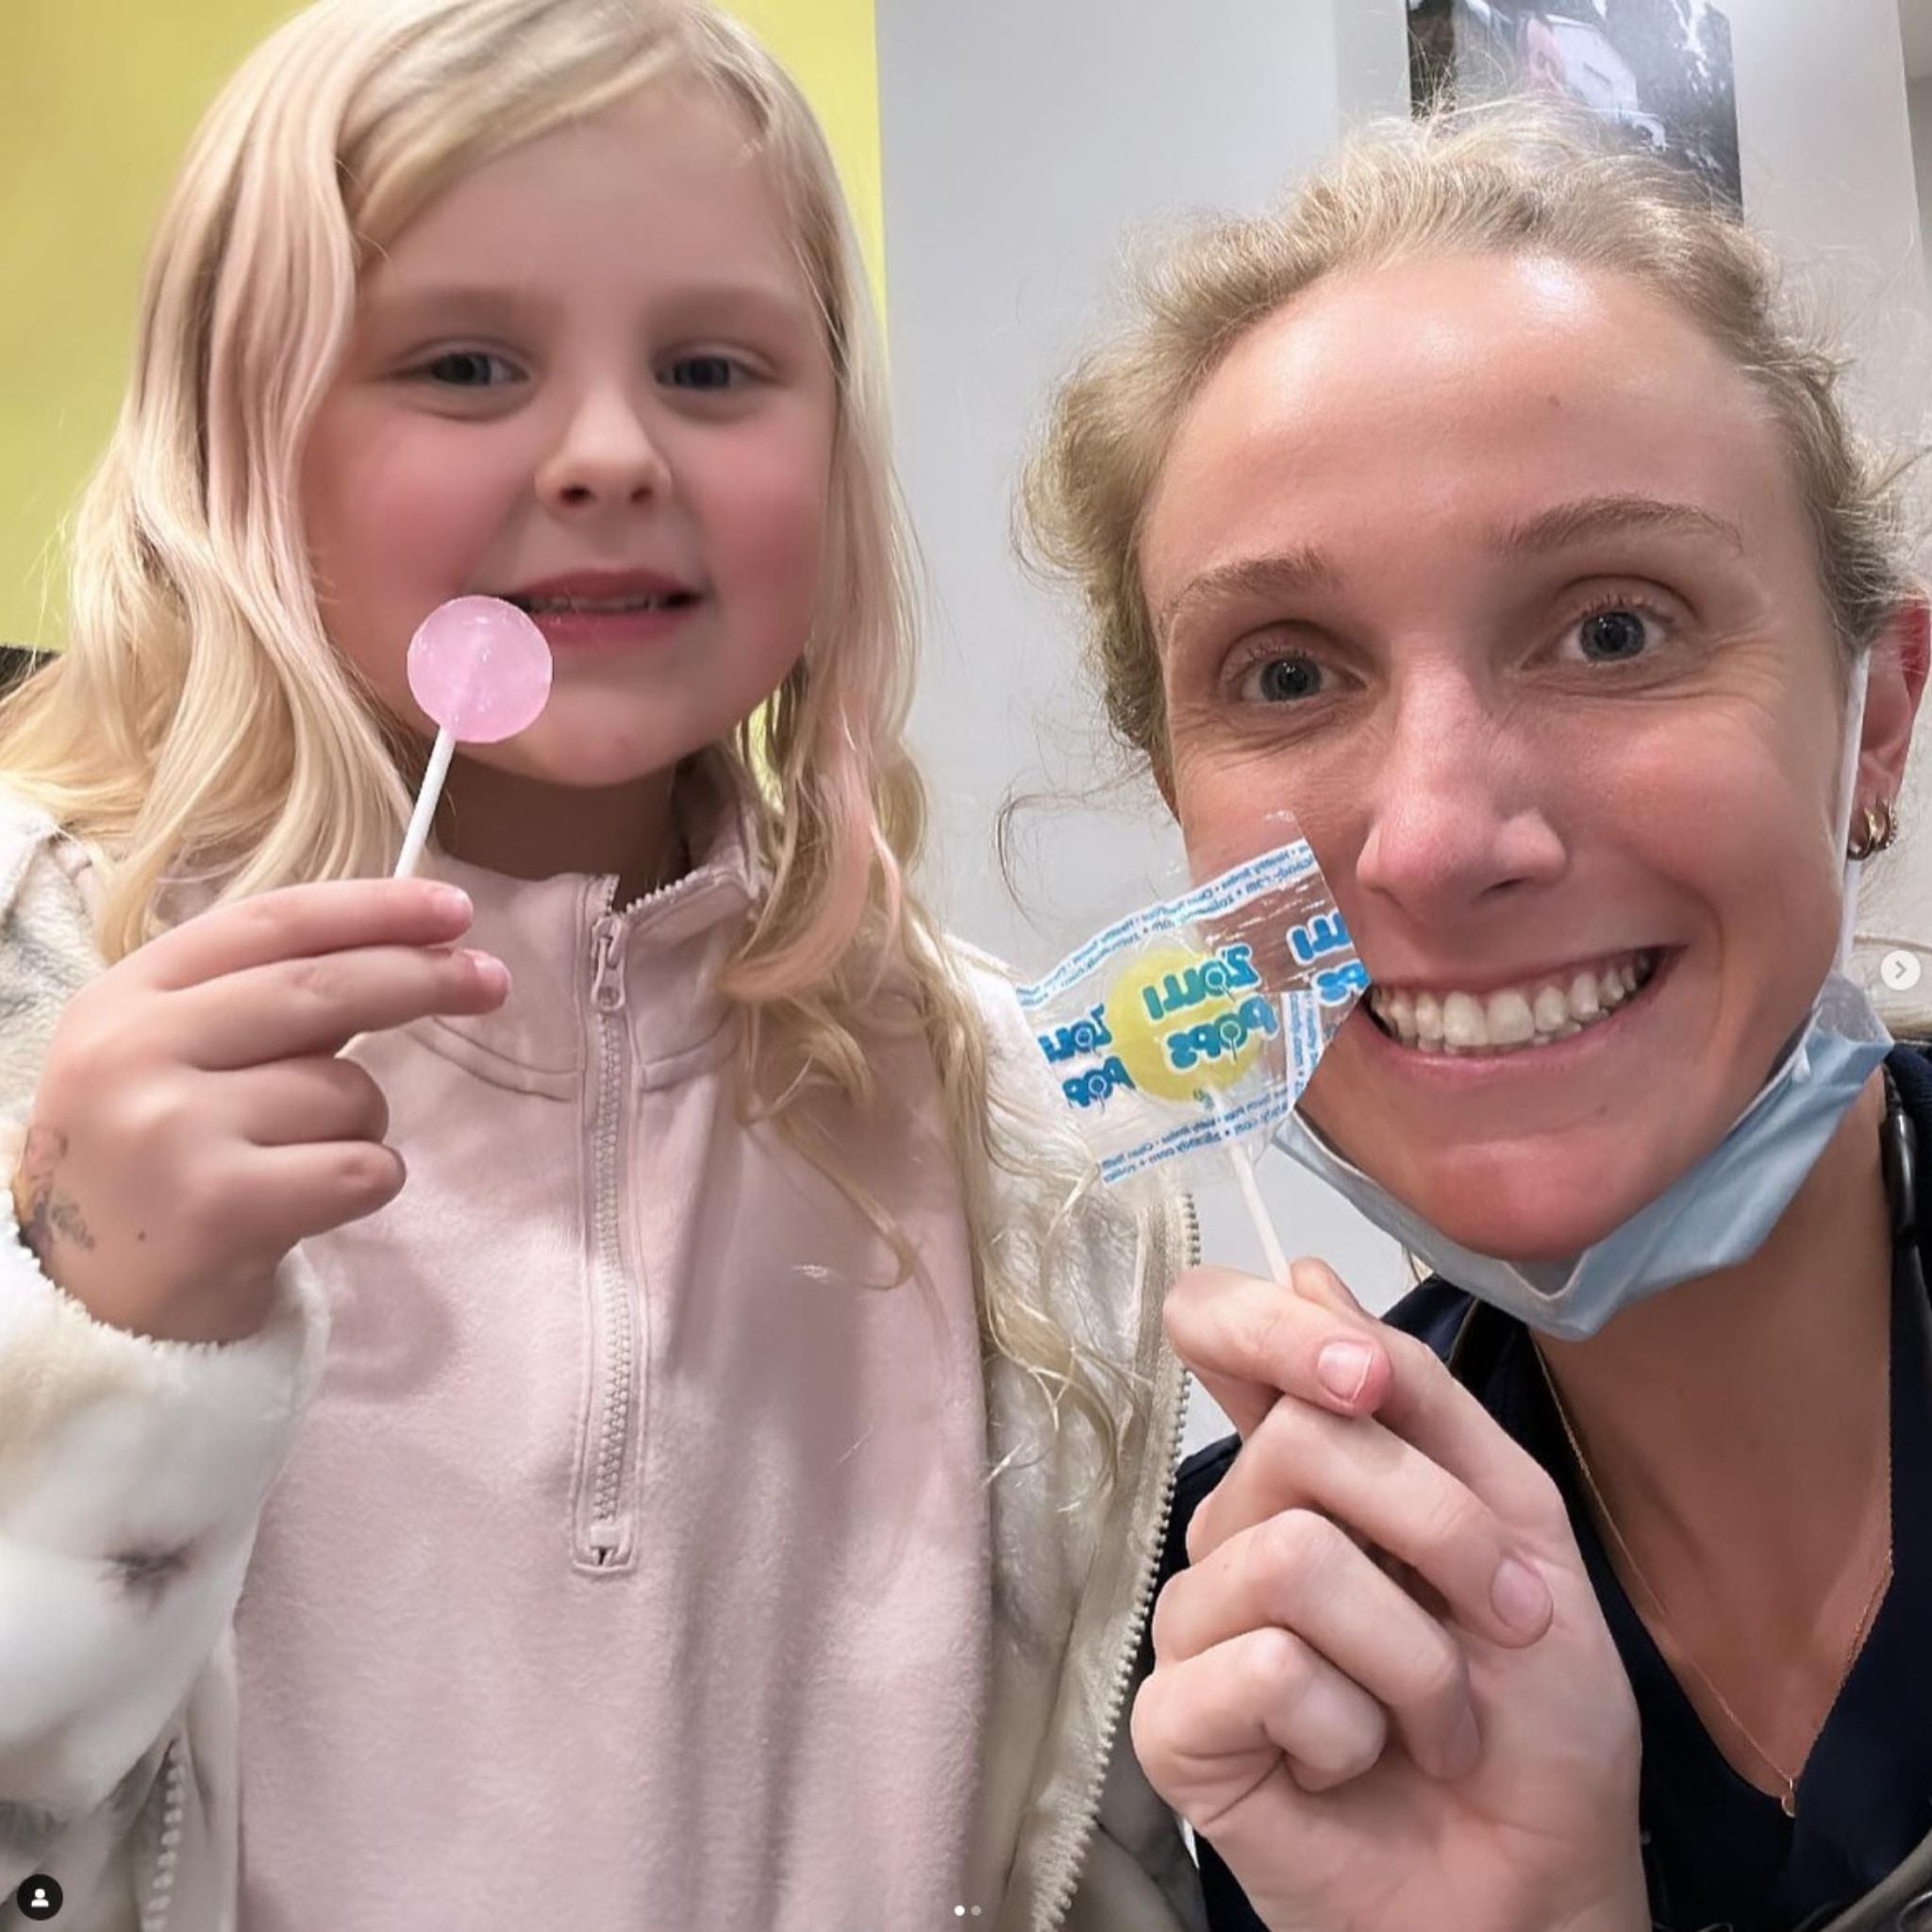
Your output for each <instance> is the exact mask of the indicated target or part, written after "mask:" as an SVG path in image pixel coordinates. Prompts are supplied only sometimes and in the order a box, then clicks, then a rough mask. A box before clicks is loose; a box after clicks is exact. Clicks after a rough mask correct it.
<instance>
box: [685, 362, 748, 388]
mask: <svg viewBox="0 0 1932 1932" xmlns="http://www.w3.org/2000/svg"><path fill="white" fill-rule="evenodd" d="M744 374H745V370H744V366H743V364H742V363H741V362H738V361H736V360H735V359H734V358H731V357H729V356H680V357H679V358H677V360H676V361H675V362H674V363H673V364H672V365H671V368H670V370H669V372H668V379H669V381H670V383H671V386H672V388H674V389H691V390H704V391H713V392H715V391H719V390H726V389H731V388H733V387H735V386H736V385H737V383H738V382H739V380H740V379H741V377H742V376H743V375H744Z"/></svg>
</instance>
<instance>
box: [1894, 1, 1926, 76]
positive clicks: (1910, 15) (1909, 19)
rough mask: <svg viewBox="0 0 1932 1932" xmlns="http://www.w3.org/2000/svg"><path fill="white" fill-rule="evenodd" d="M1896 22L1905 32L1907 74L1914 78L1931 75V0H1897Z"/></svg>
mask: <svg viewBox="0 0 1932 1932" xmlns="http://www.w3.org/2000/svg"><path fill="white" fill-rule="evenodd" d="M1898 24H1899V26H1900V28H1901V30H1902V31H1903V32H1904V34H1905V42H1906V72H1907V74H1908V75H1910V76H1911V77H1912V78H1913V79H1914V80H1923V79H1925V78H1928V77H1932V0H1898Z"/></svg>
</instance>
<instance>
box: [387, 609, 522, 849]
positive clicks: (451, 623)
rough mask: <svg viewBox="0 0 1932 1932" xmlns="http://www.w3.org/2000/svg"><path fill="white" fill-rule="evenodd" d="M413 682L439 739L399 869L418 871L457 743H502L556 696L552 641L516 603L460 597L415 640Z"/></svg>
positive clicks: (431, 615)
mask: <svg viewBox="0 0 1932 1932" xmlns="http://www.w3.org/2000/svg"><path fill="white" fill-rule="evenodd" d="M408 671H409V689H410V691H413V692H414V693H415V697H416V702H417V703H418V704H419V705H421V706H422V707H423V708H424V710H425V711H426V712H427V713H428V714H429V716H430V717H431V718H433V719H434V720H435V721H436V724H437V733H436V746H435V749H434V750H433V751H431V753H430V754H429V765H428V769H427V770H426V771H425V773H424V774H423V789H422V790H421V791H419V792H418V793H417V794H416V809H415V811H414V812H413V813H412V814H411V815H410V818H409V829H408V834H407V835H406V836H405V838H404V840H403V852H402V857H401V858H399V859H397V861H396V872H395V875H396V877H397V878H407V877H408V875H409V874H411V873H413V872H414V871H415V870H416V866H417V863H418V861H419V860H420V859H421V858H422V857H423V848H424V846H425V844H426V843H427V841H428V838H429V827H430V824H431V822H432V821H433V820H434V819H435V817H436V807H437V802H438V800H440V799H441V796H442V785H443V780H444V779H445V778H446V777H447V776H448V775H449V765H450V759H451V758H453V757H454V756H455V754H456V748H457V746H458V744H496V743H499V742H500V741H502V740H504V739H506V738H514V737H515V736H516V735H517V733H518V732H519V731H527V730H528V729H529V727H530V726H531V725H532V724H535V723H536V722H537V719H538V717H539V716H540V715H541V712H542V709H543V707H544V706H545V705H546V704H547V703H548V702H549V700H550V646H549V644H548V642H546V641H545V640H544V636H543V633H542V632H541V630H539V629H538V628H537V626H536V625H534V624H533V623H532V622H531V621H530V619H529V618H528V617H527V616H526V615H525V613H524V612H523V611H521V610H519V609H518V608H517V607H516V606H515V605H514V604H506V603H504V602H503V601H502V600H501V599H500V598H497V597H457V598H454V599H452V600H451V601H450V602H449V603H447V604H441V605H439V606H438V607H437V608H435V609H434V610H432V611H431V612H430V613H429V615H428V616H427V617H425V619H424V620H423V624H422V626H421V628H420V629H418V631H417V632H416V635H415V636H414V637H413V638H411V639H410V640H409V659H408Z"/></svg>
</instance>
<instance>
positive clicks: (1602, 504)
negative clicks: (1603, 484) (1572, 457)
mask: <svg viewBox="0 0 1932 1932" xmlns="http://www.w3.org/2000/svg"><path fill="white" fill-rule="evenodd" d="M1641 531H1658V532H1662V533H1664V534H1667V535H1678V536H1686V537H1701V538H1707V539H1708V538H1715V539H1717V540H1718V541H1721V542H1723V543H1724V544H1726V545H1728V546H1729V547H1730V548H1731V549H1733V550H1736V551H1738V552H1739V553H1740V554H1741V553H1742V552H1743V549H1744V537H1743V533H1742V532H1741V531H1740V529H1739V528H1738V526H1737V525H1735V524H1732V523H1728V522H1726V521H1725V519H1724V518H1723V517H1721V516H1717V515H1715V514H1713V513H1712V512H1711V511H1709V510H1707V509H1700V508H1697V506H1696V505H1694V504H1689V503H1668V502H1665V501H1663V500H1661V499H1659V498H1657V497H1649V496H1640V495H1635V494H1628V493H1626V494H1620V495H1610V496H1587V497H1579V498H1578V499H1577V500H1576V501H1575V502H1574V503H1559V504H1556V505H1554V506H1553V507H1552V508H1549V509H1546V510H1540V511H1539V512H1538V513H1537V514H1536V515H1535V516H1533V517H1530V518H1527V519H1526V520H1525V521H1524V522H1522V523H1520V524H1514V525H1510V526H1509V528H1507V530H1505V531H1504V532H1503V533H1502V534H1501V536H1500V537H1499V538H1498V539H1497V541H1496V545H1495V547H1496V548H1497V549H1498V550H1502V551H1505V552H1514V553H1518V554H1523V555H1547V554H1548V553H1549V552H1552V551H1557V550H1563V549H1567V548H1568V547H1570V546H1571V545H1572V544H1575V543H1582V542H1588V541H1591V540H1592V539H1597V538H1603V537H1612V536H1622V535H1627V534H1630V533H1633V532H1641ZM1340 575H1341V574H1340V573H1339V572H1338V571H1337V569H1336V568H1335V565H1334V563H1333V562H1332V561H1331V560H1330V559H1329V558H1327V557H1325V556H1324V554H1323V553H1322V552H1321V551H1319V550H1314V549H1309V548H1301V549H1295V550H1283V551H1275V552H1271V553H1269V554H1268V555H1265V556H1261V557H1243V558H1236V559H1235V560H1234V561H1233V562H1231V563H1222V564H1216V565H1215V566H1214V568H1213V569H1212V570H1207V571H1203V572H1202V573H1201V575H1199V576H1197V577H1194V578H1191V580H1190V581H1189V582H1188V583H1186V584H1184V585H1183V586H1182V587H1181V589H1180V590H1179V591H1176V592H1175V594H1174V596H1173V597H1172V598H1170V599H1169V600H1168V603H1167V605H1166V607H1165V608H1163V609H1162V610H1161V611H1160V613H1159V615H1158V619H1157V625H1156V627H1157V630H1158V634H1159V635H1160V636H1161V637H1162V638H1165V637H1166V635H1167V634H1168V632H1169V631H1170V630H1171V629H1172V628H1173V626H1174V623H1175V621H1176V620H1177V619H1178V618H1180V617H1181V616H1183V615H1184V614H1185V613H1186V612H1187V611H1189V610H1190V609H1191V608H1193V607H1194V606H1195V605H1197V604H1216V603H1221V602H1224V601H1231V600H1235V599H1242V598H1265V597H1270V596H1293V595H1295V594H1297V593H1299V592H1302V591H1310V590H1330V589H1332V588H1333V587H1334V586H1335V584H1336V582H1337V581H1338V579H1339V577H1340Z"/></svg>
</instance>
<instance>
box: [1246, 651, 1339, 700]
mask: <svg viewBox="0 0 1932 1932" xmlns="http://www.w3.org/2000/svg"><path fill="white" fill-rule="evenodd" d="M1250 676H1251V678H1252V680H1253V685H1254V690H1255V694H1256V696H1257V697H1258V698H1259V699H1260V701H1261V702H1262V703H1263V704H1264V705H1291V704H1294V703H1296V702H1297V701H1298V700H1300V699H1302V698H1311V697H1314V696H1315V695H1316V694H1317V693H1318V692H1319V691H1321V689H1322V669H1321V666H1320V665H1318V664H1315V663H1313V662H1311V661H1310V660H1309V659H1308V658H1268V659H1266V660H1265V661H1264V662H1263V663H1260V664H1258V665H1257V666H1256V667H1255V670H1254V671H1253V672H1252V673H1251V674H1250Z"/></svg>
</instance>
